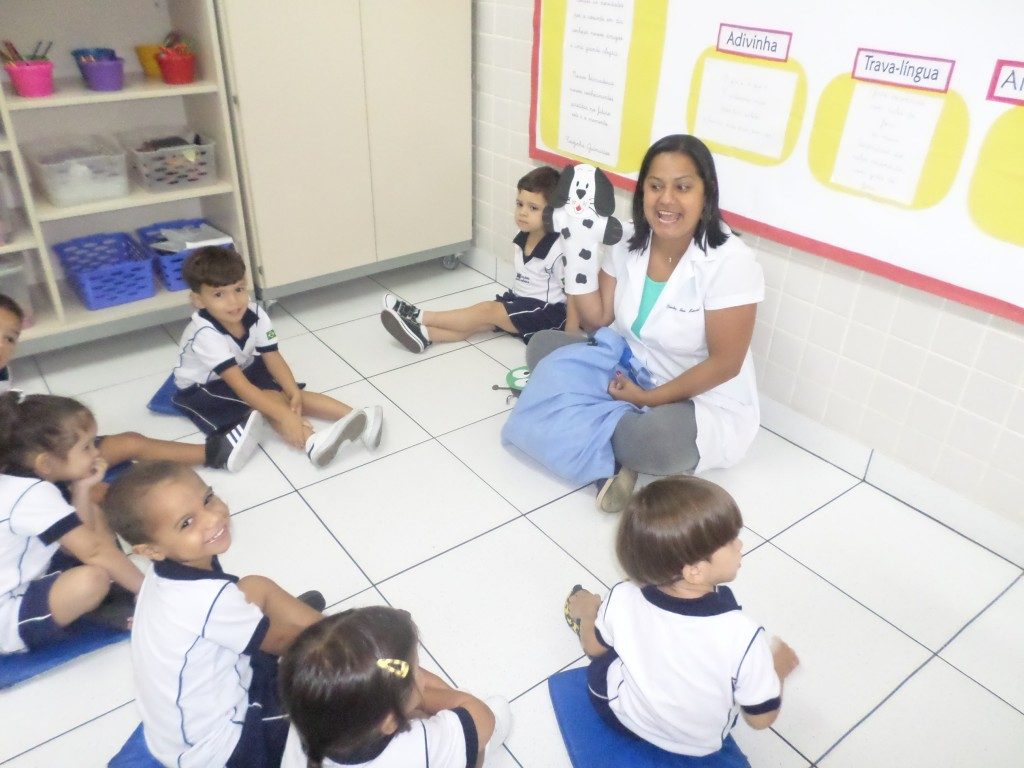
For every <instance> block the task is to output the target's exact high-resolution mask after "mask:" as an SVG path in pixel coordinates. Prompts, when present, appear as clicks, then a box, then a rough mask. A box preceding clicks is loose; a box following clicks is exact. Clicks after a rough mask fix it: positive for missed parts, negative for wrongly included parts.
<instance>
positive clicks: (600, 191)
mask: <svg viewBox="0 0 1024 768" xmlns="http://www.w3.org/2000/svg"><path fill="white" fill-rule="evenodd" d="M594 185H595V187H596V189H595V190H594V210H596V211H597V213H598V215H599V216H611V215H612V214H613V213H615V190H614V189H612V183H611V182H610V181H608V177H607V176H605V175H604V171H602V170H601V169H600V168H595V169H594Z"/></svg>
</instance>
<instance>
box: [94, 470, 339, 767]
mask: <svg viewBox="0 0 1024 768" xmlns="http://www.w3.org/2000/svg"><path fill="white" fill-rule="evenodd" d="M104 507H105V511H106V514H107V519H108V521H109V523H110V526H111V527H112V528H113V529H114V530H115V531H116V532H117V533H118V534H120V535H121V537H122V538H124V539H125V540H126V541H127V542H128V543H129V544H131V545H132V548H133V551H134V552H135V553H136V554H140V555H144V556H146V557H148V558H149V559H150V560H152V561H153V568H152V569H151V570H150V572H149V573H148V574H146V577H145V579H144V580H143V583H142V589H141V590H140V591H139V597H138V601H137V603H136V608H135V620H134V624H133V627H132V639H131V654H132V667H133V669H134V671H135V688H136V693H137V695H136V699H137V703H138V706H139V710H140V712H141V714H142V725H143V732H144V734H145V738H146V746H147V747H148V748H149V751H150V752H151V753H152V754H153V756H154V757H156V758H157V760H159V761H160V762H161V763H162V764H164V765H168V766H178V767H179V768H193V767H194V768H199V766H202V767H203V768H206V766H226V767H227V768H241V766H245V767H246V768H264V767H265V766H277V765H279V764H280V760H281V754H282V752H283V750H284V744H285V740H286V738H287V735H288V722H287V720H285V719H284V717H283V716H282V712H281V707H280V704H279V702H278V697H277V659H276V658H275V656H277V655H280V654H281V653H282V652H283V651H284V650H285V649H287V648H288V646H290V645H291V643H292V641H293V640H294V639H295V637H296V636H297V635H298V634H299V633H300V632H301V631H302V630H303V629H305V628H306V627H308V626H309V625H311V624H314V623H316V622H317V621H319V620H320V619H321V618H322V616H321V614H320V613H319V611H320V610H322V609H323V607H324V601H323V597H322V596H321V595H320V594H319V593H316V592H309V593H306V594H305V595H303V596H302V597H301V598H294V597H292V596H291V595H289V594H288V593H287V592H285V591H284V590H283V589H281V588H280V587H279V586H278V585H277V584H275V583H274V582H273V581H271V580H270V579H267V578H264V577H262V576H246V577H244V578H242V579H239V578H237V577H235V576H231V575H229V574H226V573H224V571H223V570H222V569H221V566H220V563H219V562H218V560H217V556H218V555H221V554H223V553H224V552H226V551H227V549H228V547H229V546H230V545H231V518H230V513H229V511H228V508H227V505H226V504H224V502H223V501H221V500H220V499H219V498H217V496H216V495H215V494H214V492H213V489H211V488H210V487H209V486H207V485H206V483H205V482H204V481H203V480H202V479H201V478H200V477H199V476H198V475H197V474H196V473H195V472H193V471H192V470H191V469H189V468H188V467H185V466H182V465H181V464H176V463H173V462H170V461H156V462H140V463H139V464H136V465H135V466H134V467H132V468H131V469H129V470H128V471H127V472H125V473H124V474H123V475H122V476H121V477H119V478H118V479H117V480H116V481H115V482H114V484H113V485H111V487H110V490H109V492H108V493H107V497H106V500H105V502H104ZM271 654H273V655H271Z"/></svg>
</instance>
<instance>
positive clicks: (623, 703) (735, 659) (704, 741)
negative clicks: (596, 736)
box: [566, 476, 799, 765]
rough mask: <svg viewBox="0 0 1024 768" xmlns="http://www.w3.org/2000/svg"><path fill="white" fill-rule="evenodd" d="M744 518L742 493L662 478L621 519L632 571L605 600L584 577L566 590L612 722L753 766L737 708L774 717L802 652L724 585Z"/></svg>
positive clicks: (752, 716)
mask: <svg viewBox="0 0 1024 768" xmlns="http://www.w3.org/2000/svg"><path fill="white" fill-rule="evenodd" d="M742 526H743V519H742V517H741V516H740V511H739V509H738V508H737V506H736V502H735V501H734V500H733V498H732V497H731V496H730V495H729V494H728V493H727V492H726V491H725V490H724V489H722V488H721V487H719V486H717V485H715V484H714V483H711V482H708V481H707V480H703V479H701V478H698V477H690V476H679V477H671V478H665V479H662V480H656V481H655V482H653V483H651V484H650V485H648V486H646V487H644V488H643V489H641V490H640V491H638V492H637V493H636V494H635V495H634V496H633V498H632V499H631V500H630V502H629V504H628V506H627V507H626V510H625V511H624V512H623V517H622V520H621V521H620V524H619V531H618V535H617V539H616V554H617V555H618V558H619V563H620V564H621V565H622V568H623V570H624V571H625V572H626V574H627V575H628V576H629V578H630V581H623V582H620V583H618V584H616V585H615V586H614V587H612V590H611V592H610V593H609V595H608V598H607V599H606V600H605V601H604V603H603V604H602V602H601V599H600V598H599V597H598V596H597V595H595V594H593V593H591V592H588V591H586V590H584V589H582V588H581V587H576V588H575V589H574V590H573V593H572V594H571V595H570V596H569V599H568V601H566V619H567V620H569V622H570V626H572V627H573V629H574V630H575V631H576V632H578V633H579V635H580V641H581V644H582V647H583V651H584V653H586V654H587V655H588V656H590V657H591V659H592V661H591V664H590V668H589V669H588V670H587V684H588V688H589V690H590V701H591V703H592V704H593V705H594V708H595V709H596V710H597V713H598V714H599V715H600V716H601V719H602V720H604V721H605V723H607V724H608V725H609V726H610V727H611V728H613V729H614V730H617V731H619V732H620V733H624V734H627V735H630V736H633V737H639V738H641V739H643V740H644V741H647V742H650V743H652V744H655V745H656V746H658V747H661V748H662V749H664V750H667V751H669V752H675V753H677V754H682V755H692V756H695V757H702V756H705V755H711V754H713V753H716V752H719V751H722V752H723V753H724V754H723V757H724V755H727V754H733V756H734V759H735V760H736V762H735V763H733V762H729V763H728V764H729V765H733V764H736V765H740V764H743V765H746V764H747V763H746V761H745V759H743V760H742V762H741V760H740V758H742V753H740V752H739V747H737V746H736V744H735V742H734V741H733V740H732V738H731V737H730V736H729V731H730V730H731V729H732V726H733V725H734V724H735V723H736V720H737V718H738V715H739V712H742V714H743V719H744V720H746V721H747V724H748V725H750V726H751V727H752V728H755V729H763V728H767V727H768V726H770V725H771V724H772V723H773V722H774V721H775V718H776V717H777V716H778V714H779V709H780V707H781V706H782V681H783V680H785V678H786V677H787V676H788V675H789V674H790V673H791V672H792V671H793V670H794V669H795V668H796V666H797V664H798V663H799V661H798V659H797V657H796V654H795V653H794V652H793V649H792V648H790V647H789V646H788V645H786V644H785V643H783V642H782V641H781V640H776V641H775V647H774V649H772V648H770V646H769V642H768V640H767V638H766V637H765V631H764V628H763V627H761V626H759V625H758V624H757V622H755V621H753V620H752V619H750V618H748V617H747V616H745V615H744V614H743V613H742V612H741V611H740V606H739V605H738V604H737V602H736V598H735V597H733V594H732V591H731V590H730V589H729V588H728V587H726V586H722V585H724V584H725V583H727V582H730V581H732V580H733V579H735V578H736V574H737V572H738V571H739V568H740V559H741V556H742V555H741V552H742V549H743V543H742V542H741V541H740V540H739V531H740V529H741V528H742ZM736 755H738V757H736ZM725 762H726V761H724V760H723V762H722V763H721V764H725ZM715 764H716V765H717V764H719V763H715Z"/></svg>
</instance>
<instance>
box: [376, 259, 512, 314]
mask: <svg viewBox="0 0 1024 768" xmlns="http://www.w3.org/2000/svg"><path fill="white" fill-rule="evenodd" d="M373 279H374V280H375V281H376V282H378V283H380V284H381V285H383V286H384V287H385V288H386V289H387V290H389V291H391V292H392V293H397V294H398V295H399V296H401V297H402V298H403V299H405V300H406V301H410V302H412V303H413V304H418V303H420V302H421V301H429V300H430V299H436V298H438V297H440V296H445V295H447V294H449V293H457V292H459V291H465V290H466V289H467V288H476V287H477V286H478V285H483V284H484V283H490V282H492V281H491V279H490V278H489V277H486V276H485V275H482V274H480V273H479V272H477V271H476V270H475V269H472V268H470V267H467V266H465V265H464V264H463V265H460V266H458V267H456V268H455V269H445V268H444V267H442V266H441V265H440V263H438V261H437V260H435V259H431V260H430V261H424V262H421V263H419V264H413V265H412V266H410V267H402V268H400V269H393V270H391V271H390V272H381V273H379V274H376V275H374V276H373Z"/></svg>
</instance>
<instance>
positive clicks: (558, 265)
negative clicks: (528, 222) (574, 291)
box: [512, 232, 565, 304]
mask: <svg viewBox="0 0 1024 768" xmlns="http://www.w3.org/2000/svg"><path fill="white" fill-rule="evenodd" d="M526 238H527V233H526V232H520V233H519V234H518V235H516V236H515V237H514V238H512V243H513V245H514V246H515V249H514V252H513V257H512V261H513V264H514V265H515V269H516V279H515V285H514V287H513V289H512V292H513V293H515V295H516V296H522V297H524V298H527V299H537V300H538V301H543V302H545V303H547V304H564V303H565V288H564V278H565V262H564V261H563V260H562V256H563V252H564V245H565V244H564V242H563V241H562V236H561V235H559V234H558V233H557V232H548V233H546V234H545V235H544V236H543V237H542V238H541V239H540V241H539V242H538V243H537V245H536V246H535V247H534V249H533V252H532V253H531V254H530V256H529V258H527V257H526V254H525V253H524V252H523V248H525V247H526Z"/></svg>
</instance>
